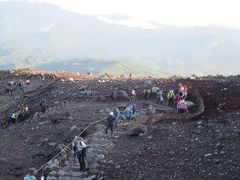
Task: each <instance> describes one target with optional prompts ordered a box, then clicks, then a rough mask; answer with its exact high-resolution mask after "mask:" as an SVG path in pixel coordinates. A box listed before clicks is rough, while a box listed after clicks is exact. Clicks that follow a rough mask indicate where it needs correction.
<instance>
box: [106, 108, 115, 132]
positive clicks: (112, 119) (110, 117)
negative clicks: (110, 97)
mask: <svg viewBox="0 0 240 180" xmlns="http://www.w3.org/2000/svg"><path fill="white" fill-rule="evenodd" d="M115 122H116V118H115V117H114V115H113V112H110V113H109V115H108V117H107V128H106V130H105V132H106V134H107V132H108V129H109V128H110V129H111V134H113V127H114V125H115Z"/></svg>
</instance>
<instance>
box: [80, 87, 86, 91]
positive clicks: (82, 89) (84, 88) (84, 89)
mask: <svg viewBox="0 0 240 180" xmlns="http://www.w3.org/2000/svg"><path fill="white" fill-rule="evenodd" d="M78 90H79V91H86V90H87V86H81V87H80V88H79V89H78Z"/></svg>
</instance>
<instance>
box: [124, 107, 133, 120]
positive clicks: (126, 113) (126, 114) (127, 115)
mask: <svg viewBox="0 0 240 180" xmlns="http://www.w3.org/2000/svg"><path fill="white" fill-rule="evenodd" d="M132 116H133V113H132V110H131V109H130V108H129V107H126V109H125V110H124V117H125V119H126V120H127V121H129V122H130V121H131V119H132Z"/></svg>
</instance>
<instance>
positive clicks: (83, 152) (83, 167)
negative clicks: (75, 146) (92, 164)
mask: <svg viewBox="0 0 240 180" xmlns="http://www.w3.org/2000/svg"><path fill="white" fill-rule="evenodd" d="M85 157H86V148H84V149H82V150H81V154H80V157H78V162H79V164H80V170H83V171H85V170H86V164H85Z"/></svg>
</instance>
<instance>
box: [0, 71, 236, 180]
mask: <svg viewBox="0 0 240 180" xmlns="http://www.w3.org/2000/svg"><path fill="white" fill-rule="evenodd" d="M40 74H45V75H44V76H45V79H44V80H42V79H40V78H39V76H40ZM0 77H1V83H0V84H1V85H0V86H1V91H0V106H1V110H0V113H1V115H0V120H1V127H2V129H0V141H1V144H0V149H1V154H0V179H1V180H8V179H9V180H14V179H21V178H22V177H23V175H24V174H25V173H26V172H27V170H28V168H30V167H35V168H36V169H38V168H39V167H41V165H43V164H44V163H46V162H47V161H48V160H49V159H51V158H52V157H53V156H54V155H55V154H57V153H58V152H59V151H60V150H61V148H62V147H64V146H63V145H66V144H68V143H69V142H71V140H72V139H73V138H74V136H75V135H77V134H79V133H80V132H81V130H83V128H84V127H85V126H86V125H87V124H88V123H90V122H93V121H96V120H98V119H101V118H104V117H105V116H106V115H107V114H108V113H109V110H110V109H111V108H112V107H113V105H112V104H111V105H109V97H108V96H109V94H110V93H111V92H112V91H113V90H114V89H116V88H117V87H118V89H120V90H121V91H122V93H120V94H119V97H118V101H117V105H118V106H119V107H121V106H123V105H124V104H126V102H127V101H128V99H127V97H126V96H127V93H128V92H129V91H130V90H131V89H132V88H134V87H136V88H137V92H138V93H139V96H138V97H139V100H143V97H142V96H141V95H140V94H141V92H142V90H144V89H146V88H152V87H161V88H163V89H164V90H165V91H166V90H167V89H169V88H177V86H178V83H179V82H183V83H186V84H187V85H188V86H189V87H190V90H191V89H193V88H198V90H199V92H200V94H201V96H202V97H203V99H204V103H205V106H206V107H205V111H204V113H203V114H202V115H201V116H199V117H195V118H194V119H192V120H187V121H186V120H181V121H180V120H177V119H176V120H174V121H173V120H172V121H164V120H163V121H161V122H158V123H154V124H145V126H146V129H147V132H145V133H144V134H142V133H140V136H139V135H137V136H129V135H128V132H129V127H130V125H128V124H125V122H122V124H121V125H120V126H119V128H118V129H117V130H116V131H119V132H116V134H115V136H116V137H115V138H114V137H113V138H112V137H108V136H105V134H104V133H103V131H104V129H103V127H104V126H102V128H99V126H100V127H101V124H100V125H99V126H97V127H95V126H93V127H92V128H89V129H88V130H87V131H86V132H85V133H84V134H83V135H84V139H85V140H86V142H87V143H88V144H89V145H90V146H93V147H94V148H92V149H89V152H88V155H89V158H90V159H88V161H89V162H91V165H93V167H94V168H93V169H94V171H93V172H91V173H89V174H88V176H84V177H82V176H81V177H82V178H96V179H238V177H239V168H240V167H239V161H240V157H239V150H238V149H239V146H240V143H239V137H240V134H239V132H240V123H239V116H240V115H239V113H240V103H239V102H240V88H239V87H240V76H232V77H204V78H197V79H174V78H172V79H147V78H145V79H144V78H142V79H124V78H122V79H121V78H118V79H114V78H107V77H95V76H92V75H81V74H73V73H62V72H61V73H60V72H57V73H48V72H43V71H33V70H21V71H12V72H11V71H1V76H0ZM27 77H29V78H31V81H32V83H33V84H32V87H31V88H30V89H28V90H27V91H26V92H25V93H24V94H19V92H17V91H16V92H14V96H13V97H10V96H7V95H5V94H4V89H5V84H6V82H7V81H10V80H16V79H19V78H21V79H26V78H27ZM16 96H20V97H24V96H27V99H28V100H27V102H26V104H27V105H28V106H29V109H30V112H31V116H30V118H28V119H26V120H24V121H22V122H16V123H14V124H11V123H10V124H9V123H8V121H9V118H8V117H7V113H8V111H9V110H10V109H11V108H12V106H13V105H14V104H16V103H17V102H16V100H15V97H16ZM154 96H155V95H151V97H150V101H151V102H155V101H156V100H155V99H154V98H155V97H154ZM42 98H45V99H47V101H48V104H49V107H50V110H49V112H47V113H41V112H40V108H39V102H40V100H41V99H42ZM138 108H139V109H141V108H143V107H141V105H139V107H138ZM146 113H148V112H146ZM96 132H98V133H99V134H95V136H94V133H96ZM94 138H95V140H93V139H94ZM96 146H97V147H96ZM109 147H111V148H109ZM98 150H99V151H98ZM67 154H68V155H69V158H67V160H64V162H63V164H61V163H60V166H59V167H57V170H55V172H52V171H51V173H52V174H50V175H52V176H53V175H54V176H53V177H55V179H64V176H65V179H69V178H70V179H71V178H72V179H74V178H75V179H79V177H76V176H73V174H74V173H75V175H76V174H77V175H79V176H80V175H81V174H79V173H78V172H77V170H76V164H75V165H73V163H74V160H73V159H71V158H70V157H72V156H71V153H70V152H67ZM55 163H56V162H55ZM74 166H75V167H74ZM74 168H75V170H76V171H75V172H73V171H72V169H74ZM53 169H54V168H53ZM69 172H72V173H70V174H69ZM48 176H49V174H48ZM49 177H50V176H49ZM49 179H50V178H49Z"/></svg>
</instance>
